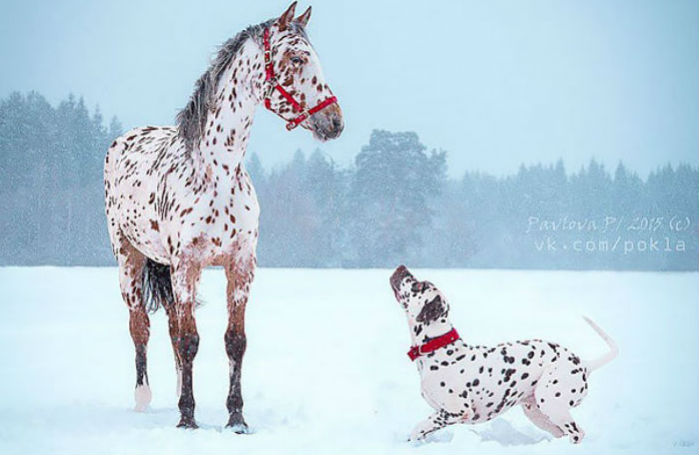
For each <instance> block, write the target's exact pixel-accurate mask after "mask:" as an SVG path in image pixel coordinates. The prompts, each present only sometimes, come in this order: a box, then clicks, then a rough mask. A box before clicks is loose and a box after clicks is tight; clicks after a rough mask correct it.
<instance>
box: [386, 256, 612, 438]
mask: <svg viewBox="0 0 699 455" xmlns="http://www.w3.org/2000/svg"><path fill="white" fill-rule="evenodd" d="M390 283H391V287H392V288H393V291H394V293H395V296H396V299H397V300H398V302H399V303H400V304H401V305H402V307H403V309H404V310H405V313H406V315H407V318H408V325H409V327H410V335H411V338H412V343H413V348H412V350H411V353H410V355H411V358H413V357H414V360H415V363H416V365H417V368H418V371H419V373H420V377H421V388H422V396H423V398H424V399H425V400H426V401H427V403H428V404H429V405H430V406H431V407H432V408H434V410H435V412H434V413H433V414H432V415H431V416H429V417H428V418H427V419H425V420H424V421H422V422H420V423H419V424H418V425H417V426H416V427H415V429H414V430H413V431H412V433H411V435H410V440H411V441H416V440H421V439H424V438H425V437H426V436H427V435H428V434H430V433H432V432H434V431H436V430H439V429H440V428H443V427H445V426H447V425H453V424H456V423H480V422H486V421H488V420H490V419H493V418H495V417H497V416H498V415H500V414H502V413H503V412H505V411H507V410H508V409H510V408H512V407H514V406H516V405H521V406H522V408H523V410H524V413H525V415H526V416H527V417H528V418H529V419H530V420H531V421H532V422H533V423H534V424H535V425H536V426H538V427H539V428H541V429H543V430H545V431H547V432H549V433H550V434H551V435H553V436H554V437H556V438H560V437H562V436H565V435H568V437H569V438H570V441H571V442H572V443H575V444H577V443H580V442H581V441H582V439H583V437H584V435H585V433H584V432H583V431H582V429H581V428H580V427H579V426H578V425H577V424H576V422H575V421H574V420H573V417H572V416H571V415H570V409H571V408H574V407H576V406H578V405H579V404H580V402H581V401H582V399H583V398H585V396H586V395H587V380H588V378H589V376H590V372H591V371H593V370H595V369H597V368H599V367H601V366H602V365H604V364H606V363H608V362H610V361H611V360H613V359H614V358H615V357H616V356H617V354H618V348H617V346H616V344H615V343H614V341H613V340H612V339H611V338H610V337H609V336H608V335H607V334H606V333H604V331H603V330H602V329H600V328H599V327H598V326H597V324H595V323H594V322H592V321H591V320H589V319H587V318H585V320H586V321H587V322H588V323H589V324H590V326H592V328H593V329H594V330H595V331H596V332H597V333H598V334H599V335H600V336H601V337H602V338H603V339H604V340H605V342H606V343H607V344H608V345H609V348H610V350H609V352H607V353H606V354H604V355H603V356H601V357H600V358H598V359H596V360H592V361H582V360H581V359H580V358H579V357H578V356H576V355H575V354H573V353H572V352H570V351H569V350H568V349H566V348H564V347H563V346H561V345H559V344H556V343H550V342H547V341H542V340H538V339H535V340H526V341H516V342H511V343H501V344H498V345H497V346H493V347H488V346H473V345H469V344H466V343H465V342H464V341H463V340H461V339H460V338H458V335H456V332H455V331H453V330H454V328H453V327H452V325H451V323H450V322H449V305H448V303H447V300H446V299H445V297H444V295H443V294H442V293H441V292H440V291H439V289H437V288H436V287H435V285H434V284H432V283H430V282H428V281H419V280H417V279H416V278H415V277H414V276H413V275H412V274H411V273H410V271H409V270H408V269H407V268H406V267H405V266H400V267H398V268H397V269H396V270H395V272H394V273H393V275H392V276H391V279H390ZM441 340H443V341H441Z"/></svg>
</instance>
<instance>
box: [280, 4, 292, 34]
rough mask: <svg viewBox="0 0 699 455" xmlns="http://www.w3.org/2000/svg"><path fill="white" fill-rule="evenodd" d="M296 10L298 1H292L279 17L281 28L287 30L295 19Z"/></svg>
mask: <svg viewBox="0 0 699 455" xmlns="http://www.w3.org/2000/svg"><path fill="white" fill-rule="evenodd" d="M295 10H296V2H294V3H292V4H291V6H289V7H288V8H287V9H286V11H284V14H282V15H281V16H280V17H279V30H286V27H287V26H288V25H289V23H290V22H291V21H292V20H293V19H294V12H295Z"/></svg>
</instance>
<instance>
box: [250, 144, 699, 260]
mask: <svg viewBox="0 0 699 455" xmlns="http://www.w3.org/2000/svg"><path fill="white" fill-rule="evenodd" d="M248 171H249V172H250V173H251V175H252V177H253V180H254V182H255V188H256V190H257V192H258V197H259V200H260V205H261V207H262V214H261V222H260V244H259V247H258V251H259V258H260V261H261V263H263V264H266V265H271V266H303V267H394V266H396V265H397V264H399V263H407V264H410V265H414V266H422V267H478V268H536V269H559V268H563V269H623V270H696V269H697V257H698V253H697V251H698V248H697V225H698V224H697V223H698V222H699V220H698V219H697V218H698V213H699V172H698V171H697V169H696V168H692V167H690V166H688V165H680V166H677V167H674V168H673V167H672V166H670V165H666V166H663V167H660V168H658V169H657V170H656V171H654V172H652V173H651V174H650V175H649V176H648V178H647V179H646V180H643V179H641V178H640V177H639V176H638V175H637V174H636V173H634V172H632V171H630V170H629V169H627V168H626V167H625V166H624V165H623V164H621V163H620V164H619V165H618V166H617V167H616V169H615V171H614V173H613V174H610V172H609V171H607V170H606V169H605V168H604V166H603V165H601V164H600V163H598V162H596V161H595V160H591V161H590V162H589V164H588V165H587V166H584V167H582V168H581V169H580V170H578V171H577V172H574V173H567V172H566V170H565V167H564V164H563V161H562V160H559V161H558V162H557V163H555V164H553V165H549V166H543V165H540V164H537V165H534V166H528V167H527V166H524V165H522V166H521V167H520V169H519V171H518V172H517V173H516V174H514V175H510V176H506V177H494V176H492V175H488V174H483V173H478V172H466V173H465V174H464V176H463V177H462V178H461V179H448V178H446V174H445V171H446V164H445V153H444V152H442V151H439V152H438V151H431V152H426V148H425V147H424V146H423V145H422V144H420V142H419V140H418V136H417V135H416V134H415V133H391V132H387V131H374V132H373V133H372V135H371V137H370V139H369V144H368V145H367V146H365V147H363V148H362V151H361V152H360V153H359V155H358V156H357V158H356V160H355V165H354V166H353V167H352V168H350V169H344V168H341V167H338V166H337V165H335V164H334V163H333V161H332V159H331V158H330V157H328V156H327V155H325V154H323V153H322V152H321V151H319V150H316V151H315V152H313V153H312V154H311V155H310V156H309V157H305V156H304V154H303V153H302V152H300V151H297V152H296V154H295V155H294V158H293V160H292V161H291V162H290V163H289V164H287V165H285V166H282V167H280V168H277V169H274V170H272V171H270V172H265V170H264V168H263V166H262V165H261V163H260V161H259V159H258V157H256V156H254V155H253V156H251V157H250V158H249V160H248Z"/></svg>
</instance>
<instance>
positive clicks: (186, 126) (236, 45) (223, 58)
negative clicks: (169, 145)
mask: <svg viewBox="0 0 699 455" xmlns="http://www.w3.org/2000/svg"><path fill="white" fill-rule="evenodd" d="M272 22H274V19H271V20H268V21H266V22H262V23H260V24H257V25H250V26H248V27H247V28H246V29H244V30H243V31H241V32H240V33H238V34H237V35H235V36H234V37H233V38H231V39H229V40H228V41H226V42H225V43H223V44H222V45H221V46H220V47H219V49H218V52H217V53H216V57H214V60H213V62H211V65H209V68H208V69H207V70H206V71H205V72H204V74H202V75H201V77H200V78H199V79H198V80H197V81H196V82H195V83H194V92H193V93H192V96H191V97H190V98H189V102H188V103H187V105H186V106H185V107H184V109H182V110H181V111H180V112H179V113H178V114H177V128H178V134H179V136H180V137H181V138H182V139H183V140H184V144H185V154H186V155H189V154H190V153H191V151H192V149H193V148H194V147H196V146H197V144H198V143H199V141H200V140H201V138H202V135H203V133H204V130H205V128H206V114H207V112H208V111H209V110H210V109H211V108H212V107H213V106H214V103H215V98H216V87H217V86H218V83H219V81H220V79H221V76H222V75H223V72H224V71H225V69H226V68H227V67H228V65H229V64H230V63H231V60H232V59H233V57H234V56H235V54H236V52H238V50H240V48H241V47H242V46H243V43H245V41H247V40H248V39H252V40H254V41H255V42H256V43H257V44H258V45H259V46H260V47H262V34H263V31H264V29H265V28H267V27H269V26H271V25H272ZM289 26H290V27H291V29H292V30H293V31H295V32H296V33H301V34H303V35H304V36H305V31H304V30H303V28H302V27H301V26H299V25H298V24H296V23H294V22H291V23H290V24H289Z"/></svg>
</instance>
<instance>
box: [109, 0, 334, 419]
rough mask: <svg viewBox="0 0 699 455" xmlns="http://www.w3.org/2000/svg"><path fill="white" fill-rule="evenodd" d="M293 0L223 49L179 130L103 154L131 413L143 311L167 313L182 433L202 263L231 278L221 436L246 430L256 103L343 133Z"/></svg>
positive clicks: (151, 132) (122, 141)
mask: <svg viewBox="0 0 699 455" xmlns="http://www.w3.org/2000/svg"><path fill="white" fill-rule="evenodd" d="M295 8H296V2H294V3H293V4H292V5H291V6H289V8H288V9H287V10H286V11H285V12H284V13H283V14H282V15H281V16H279V17H278V18H276V19H271V20H268V21H266V22H262V23H260V24H258V25H252V26H249V27H248V28H246V29H245V30H243V31H241V32H240V33H238V34H237V35H236V36H235V37H233V38H231V39H229V40H228V41H226V42H225V43H224V44H223V45H222V46H221V47H220V49H219V50H218V52H217V54H216V55H215V58H214V59H213V61H212V63H211V65H210V66H209V68H208V69H207V70H206V71H205V72H204V74H203V75H202V76H201V77H200V78H199V80H198V81H197V82H196V83H195V86H194V92H193V94H192V96H191V98H190V100H189V101H188V103H187V105H186V106H185V107H184V109H182V110H181V111H180V112H179V113H178V115H177V119H176V125H175V126H160V127H158V126H147V127H142V128H135V129H133V130H131V131H129V132H127V133H125V134H124V135H122V136H120V137H119V138H117V139H116V140H115V141H114V142H113V143H112V145H111V146H110V148H109V150H108V152H107V155H106V158H105V165H104V186H105V212H106V216H107V224H108V231H109V238H110V241H111V245H112V250H113V253H114V256H115V258H116V261H117V264H118V268H119V286H120V290H121V295H122V297H123V300H124V302H125V303H126V305H127V307H128V310H129V330H130V333H131V338H132V339H133V343H134V346H135V351H136V386H135V393H134V395H135V401H136V405H135V409H136V410H137V411H143V410H145V409H146V408H147V406H148V404H149V403H150V401H151V390H150V386H149V383H148V373H147V361H146V351H147V345H148V339H149V336H150V321H149V316H148V314H149V313H152V312H154V311H155V310H157V309H158V308H159V307H160V306H162V307H164V309H165V312H166V314H167V318H168V326H169V332H170V339H171V342H172V348H173V351H174V356H175V367H176V371H177V378H178V381H177V382H178V385H177V390H178V395H179V401H178V407H179V411H180V420H179V423H178V425H177V426H178V427H183V428H197V424H196V421H195V419H194V407H195V402H194V395H193V392H192V375H193V373H192V364H193V361H194V358H195V356H196V354H197V350H198V346H199V333H198V332H197V325H196V321H195V317H194V310H195V307H196V292H197V284H198V281H199V278H200V275H201V271H202V269H203V268H204V267H207V266H222V267H223V269H224V271H225V275H226V279H227V289H226V298H227V309H228V325H227V328H226V332H225V335H224V342H225V348H226V353H227V355H228V359H229V367H230V368H229V380H230V385H229V391H228V398H227V400H226V406H227V409H228V413H229V418H228V423H227V425H226V426H227V427H229V428H232V429H233V430H234V431H235V432H237V433H245V432H248V425H247V423H246V422H245V419H244V418H243V398H242V393H241V368H242V360H243V355H244V353H245V348H246V344H247V338H246V335H245V307H246V305H247V301H248V295H249V292H250V285H251V283H252V281H253V279H254V273H255V267H256V264H257V259H256V255H255V251H256V247H257V240H258V221H259V213H260V211H259V210H260V209H259V205H258V202H257V197H256V194H255V190H254V188H253V185H252V182H251V180H250V176H249V175H248V173H247V172H246V170H245V166H244V162H243V158H244V156H245V151H246V148H247V144H248V138H249V135H250V128H251V126H252V121H253V115H254V112H255V108H256V106H257V105H258V104H260V103H264V105H265V107H266V108H267V109H269V110H270V111H272V112H273V113H275V114H277V115H278V116H279V117H281V118H282V119H283V120H285V121H286V122H287V123H286V127H287V129H289V130H291V129H293V128H295V127H297V126H301V127H302V128H305V129H307V130H309V131H311V132H312V134H313V136H314V137H315V138H316V139H318V140H321V141H326V140H329V139H334V138H337V137H339V136H340V134H341V133H342V130H343V128H344V120H343V116H342V110H341V109H340V107H339V105H338V103H337V99H336V98H335V96H334V95H333V92H332V91H331V90H330V87H329V86H328V84H327V83H326V81H325V78H324V76H323V72H322V69H321V66H320V62H319V59H318V55H317V54H316V52H315V50H314V49H313V47H312V45H311V43H310V41H309V38H308V35H307V34H306V25H307V24H308V20H309V18H310V15H311V8H310V7H309V8H308V9H307V10H306V11H305V12H304V13H303V14H301V15H300V16H298V17H296V18H294V13H295Z"/></svg>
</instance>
